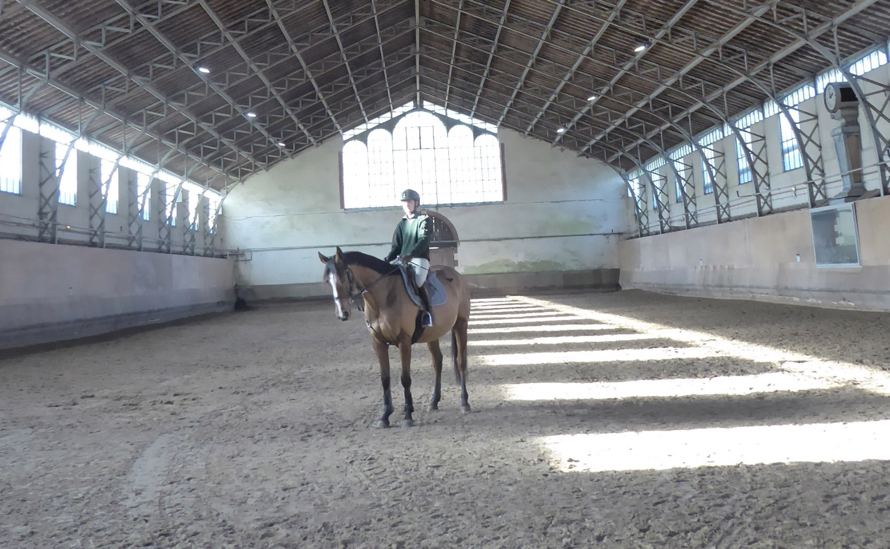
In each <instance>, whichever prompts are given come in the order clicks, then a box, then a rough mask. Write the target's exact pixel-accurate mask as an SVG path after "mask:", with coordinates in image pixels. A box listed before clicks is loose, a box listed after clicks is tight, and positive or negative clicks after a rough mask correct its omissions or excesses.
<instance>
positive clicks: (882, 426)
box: [539, 420, 890, 472]
mask: <svg viewBox="0 0 890 549" xmlns="http://www.w3.org/2000/svg"><path fill="white" fill-rule="evenodd" d="M888 440H890V420H882V421H873V422H858V423H820V424H809V425H769V426H753V427H732V428H711V429H689V430H675V431H643V432H625V433H604V434H578V435H557V436H550V437H543V438H540V439H539V443H540V444H541V445H542V446H543V447H544V448H545V449H546V451H547V453H548V454H549V455H550V458H551V463H552V465H553V466H554V467H555V468H557V469H559V470H560V471H563V472H606V471H645V470H663V469H674V468H692V467H720V466H723V467H727V466H734V465H739V464H745V465H761V464H776V463H779V464H785V463H820V462H827V463H833V462H838V461H843V462H855V461H865V460H890V444H888V443H887V441H888Z"/></svg>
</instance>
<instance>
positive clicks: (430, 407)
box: [426, 404, 439, 412]
mask: <svg viewBox="0 0 890 549" xmlns="http://www.w3.org/2000/svg"><path fill="white" fill-rule="evenodd" d="M426 411H427V412H438V411H439V405H438V404H429V405H427V407H426Z"/></svg>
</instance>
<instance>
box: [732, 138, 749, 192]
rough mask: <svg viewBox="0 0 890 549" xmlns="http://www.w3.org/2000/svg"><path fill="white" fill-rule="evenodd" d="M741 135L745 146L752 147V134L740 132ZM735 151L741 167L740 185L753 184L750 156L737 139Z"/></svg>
mask: <svg viewBox="0 0 890 549" xmlns="http://www.w3.org/2000/svg"><path fill="white" fill-rule="evenodd" d="M739 134H740V135H741V136H742V138H743V139H744V140H745V144H746V145H747V146H748V148H750V147H751V132H749V131H747V130H740V131H739ZM735 150H736V156H737V158H738V166H739V185H744V184H745V183H750V182H751V166H750V164H749V163H748V155H747V154H745V147H743V146H742V143H741V141H739V139H738V138H736V142H735Z"/></svg>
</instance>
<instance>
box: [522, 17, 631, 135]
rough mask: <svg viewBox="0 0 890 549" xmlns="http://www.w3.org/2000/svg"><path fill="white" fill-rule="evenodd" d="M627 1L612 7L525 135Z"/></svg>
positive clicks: (532, 127) (551, 102)
mask: <svg viewBox="0 0 890 549" xmlns="http://www.w3.org/2000/svg"><path fill="white" fill-rule="evenodd" d="M626 3H627V0H619V2H618V4H616V5H615V7H614V8H613V9H612V12H611V13H610V14H609V17H608V18H607V19H608V20H607V21H606V22H605V23H602V24H601V25H600V28H599V29H597V31H596V34H594V35H593V38H591V39H590V42H588V43H587V46H586V47H585V48H584V50H583V51H582V52H581V54H580V55H578V59H577V60H576V61H575V63H574V64H573V65H572V68H571V69H569V71H568V72H567V73H566V75H565V76H564V77H563V78H562V81H561V82H560V83H559V85H558V86H557V87H556V89H555V90H553V94H552V95H551V96H550V98H549V99H548V100H547V102H546V103H544V106H543V107H542V108H541V112H539V113H538V114H537V115H536V116H535V119H534V120H533V121H532V123H531V124H529V125H528V128H526V129H525V132H524V133H525V135H528V134H529V132H530V131H532V129H534V127H535V124H536V123H537V122H538V120H540V119H541V117H542V116H544V113H545V112H547V109H548V108H549V107H550V105H552V104H553V101H554V100H555V99H556V98H557V96H559V92H561V91H562V88H563V87H564V86H565V85H566V84H567V83H568V82H569V81H570V80H571V79H572V77H574V76H575V72H576V71H577V70H578V67H580V66H581V63H582V62H583V61H584V60H585V59H586V58H587V56H588V55H590V52H591V51H593V48H594V46H596V44H597V43H598V42H599V41H600V38H602V37H603V34H605V33H606V31H607V30H608V29H609V26H610V25H611V24H612V21H614V20H615V19H616V18H617V17H618V15H619V14H620V13H621V9H622V8H623V7H624V5H625V4H626Z"/></svg>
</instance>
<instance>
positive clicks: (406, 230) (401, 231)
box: [386, 214, 433, 261]
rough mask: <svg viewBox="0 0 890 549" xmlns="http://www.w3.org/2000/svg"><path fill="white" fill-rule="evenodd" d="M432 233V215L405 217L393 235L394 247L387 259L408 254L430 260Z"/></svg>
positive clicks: (390, 259)
mask: <svg viewBox="0 0 890 549" xmlns="http://www.w3.org/2000/svg"><path fill="white" fill-rule="evenodd" d="M432 234H433V222H432V220H431V219H430V216H428V215H423V214H417V215H415V216H414V218H413V219H408V216H405V217H403V218H402V220H401V221H399V224H398V225H397V226H396V232H395V233H393V235H392V249H391V250H390V251H389V255H387V256H386V261H392V260H393V259H395V258H396V257H404V256H406V255H408V254H410V255H411V257H419V258H422V259H426V260H427V261H429V259H430V237H431V236H432Z"/></svg>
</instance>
